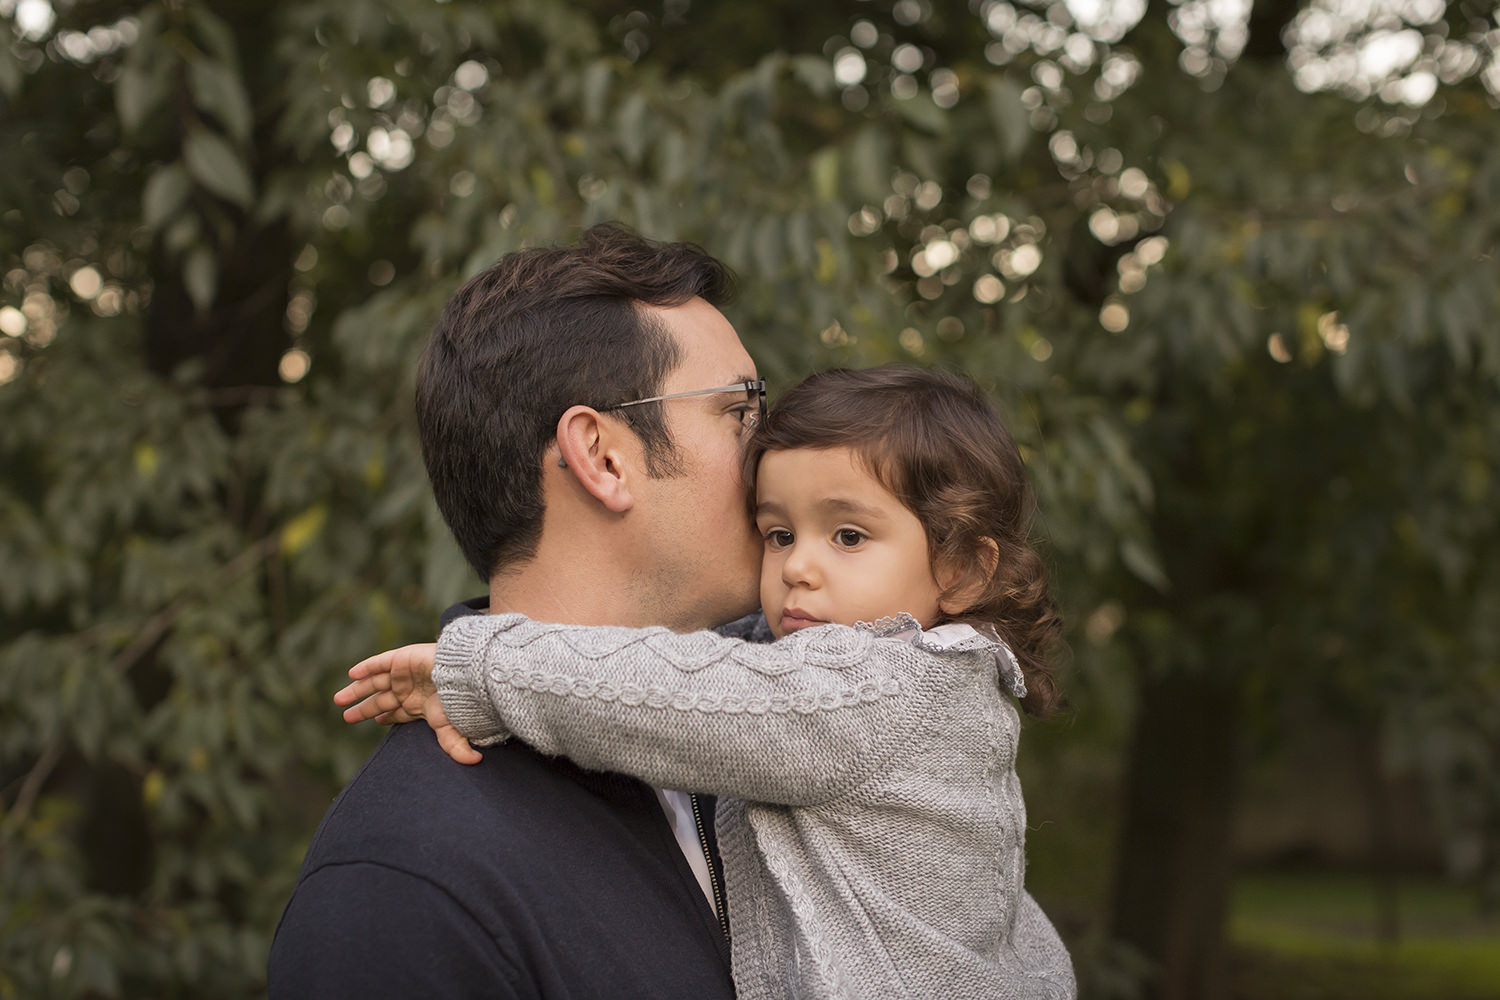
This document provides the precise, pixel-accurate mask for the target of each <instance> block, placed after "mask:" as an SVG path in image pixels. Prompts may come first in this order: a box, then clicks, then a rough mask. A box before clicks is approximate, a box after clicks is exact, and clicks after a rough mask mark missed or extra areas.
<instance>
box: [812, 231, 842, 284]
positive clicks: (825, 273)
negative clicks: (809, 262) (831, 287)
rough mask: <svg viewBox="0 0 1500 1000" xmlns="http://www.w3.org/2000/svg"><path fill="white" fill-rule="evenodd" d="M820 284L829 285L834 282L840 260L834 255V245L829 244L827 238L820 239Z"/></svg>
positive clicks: (818, 245)
mask: <svg viewBox="0 0 1500 1000" xmlns="http://www.w3.org/2000/svg"><path fill="white" fill-rule="evenodd" d="M817 247H818V274H817V277H818V284H820V285H827V284H829V283H831V282H832V281H833V277H834V275H835V274H837V273H838V266H839V262H838V258H837V257H835V256H834V255H833V244H832V243H830V242H828V238H827V237H826V236H821V237H819V238H818V242H817Z"/></svg>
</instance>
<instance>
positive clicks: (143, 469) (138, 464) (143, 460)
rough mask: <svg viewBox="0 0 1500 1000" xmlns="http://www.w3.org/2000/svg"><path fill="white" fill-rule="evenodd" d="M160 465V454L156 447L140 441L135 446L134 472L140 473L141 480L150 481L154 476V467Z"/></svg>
mask: <svg viewBox="0 0 1500 1000" xmlns="http://www.w3.org/2000/svg"><path fill="white" fill-rule="evenodd" d="M160 464H161V453H160V452H158V451H157V450H156V446H155V445H152V444H147V443H146V442H145V441H142V442H141V443H140V444H138V445H136V446H135V471H136V472H138V473H140V476H141V478H142V479H150V478H151V477H152V476H154V475H155V474H156V467H157V466H158V465H160Z"/></svg>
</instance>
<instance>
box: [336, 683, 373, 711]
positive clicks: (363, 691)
mask: <svg viewBox="0 0 1500 1000" xmlns="http://www.w3.org/2000/svg"><path fill="white" fill-rule="evenodd" d="M378 690H380V688H379V687H378V686H377V685H376V684H375V682H374V681H373V680H369V679H366V680H361V681H353V682H352V683H349V684H345V685H344V686H343V687H341V688H339V689H338V690H337V691H335V692H334V694H333V703H334V704H335V705H352V704H354V703H355V702H356V701H359V700H360V699H361V698H368V697H369V696H370V695H372V694H374V693H375V692H376V691H378Z"/></svg>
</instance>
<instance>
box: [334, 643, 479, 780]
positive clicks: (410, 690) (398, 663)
mask: <svg viewBox="0 0 1500 1000" xmlns="http://www.w3.org/2000/svg"><path fill="white" fill-rule="evenodd" d="M436 651H437V646H436V645H434V644H433V643H430V642H423V643H417V644H416V645H412V646H402V647H401V648H400V649H392V650H388V651H386V652H384V653H379V654H377V655H375V656H372V657H370V658H369V659H367V660H361V661H360V662H358V663H356V664H355V665H354V666H352V667H350V668H349V676H350V677H351V678H353V680H352V682H351V683H350V684H349V685H347V686H346V687H344V688H343V689H341V690H340V691H339V692H338V693H337V694H335V695H334V696H333V702H334V704H335V705H343V706H347V707H345V708H344V721H345V722H348V723H351V724H352V723H355V722H363V721H364V720H366V719H374V720H375V721H376V722H379V723H382V724H384V725H390V724H391V723H393V722H411V721H412V720H414V719H426V720H427V724H428V725H429V726H431V727H432V731H433V732H434V733H435V734H437V741H438V746H440V747H442V748H443V750H444V751H445V752H446V753H447V754H448V756H449V757H452V758H453V759H454V760H456V761H458V762H459V763H460V764H478V763H479V762H480V761H481V760H483V759H484V758H483V757H482V756H480V754H479V751H478V750H475V749H474V748H473V747H471V746H469V741H468V740H467V739H466V738H464V736H463V734H462V733H460V732H459V731H458V730H457V729H454V728H453V725H452V723H450V722H449V721H448V716H447V715H446V714H445V713H444V712H443V702H442V700H441V699H440V698H438V694H437V685H435V684H433V683H432V662H433V656H434V654H435V653H436ZM356 702H358V704H355V703H356Z"/></svg>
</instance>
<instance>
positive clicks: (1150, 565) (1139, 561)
mask: <svg viewBox="0 0 1500 1000" xmlns="http://www.w3.org/2000/svg"><path fill="white" fill-rule="evenodd" d="M1120 559H1121V561H1122V562H1124V563H1125V568H1126V569H1128V570H1130V572H1131V573H1133V574H1134V575H1135V576H1136V577H1137V578H1138V579H1140V580H1142V581H1143V582H1145V583H1148V584H1150V585H1151V586H1152V587H1155V588H1156V589H1157V590H1159V591H1161V592H1162V593H1166V592H1167V591H1169V590H1171V589H1172V585H1171V583H1170V582H1169V581H1168V580H1167V574H1166V573H1165V572H1163V571H1162V568H1161V561H1160V560H1158V559H1157V557H1156V553H1154V552H1152V551H1151V549H1150V548H1149V547H1147V545H1146V543H1144V542H1142V541H1141V540H1140V539H1139V538H1125V539H1122V540H1121V542H1120Z"/></svg>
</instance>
